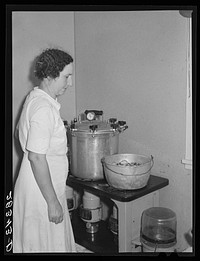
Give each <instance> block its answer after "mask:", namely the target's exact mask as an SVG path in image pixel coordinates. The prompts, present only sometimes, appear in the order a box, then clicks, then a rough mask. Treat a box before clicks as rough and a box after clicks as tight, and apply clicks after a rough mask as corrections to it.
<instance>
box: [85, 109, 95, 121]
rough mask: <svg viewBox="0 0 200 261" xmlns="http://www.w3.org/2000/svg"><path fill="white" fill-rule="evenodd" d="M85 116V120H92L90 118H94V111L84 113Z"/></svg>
mask: <svg viewBox="0 0 200 261" xmlns="http://www.w3.org/2000/svg"><path fill="white" fill-rule="evenodd" d="M86 118H87V120H89V121H92V120H94V118H95V113H94V112H92V111H91V112H88V113H87V114H86Z"/></svg>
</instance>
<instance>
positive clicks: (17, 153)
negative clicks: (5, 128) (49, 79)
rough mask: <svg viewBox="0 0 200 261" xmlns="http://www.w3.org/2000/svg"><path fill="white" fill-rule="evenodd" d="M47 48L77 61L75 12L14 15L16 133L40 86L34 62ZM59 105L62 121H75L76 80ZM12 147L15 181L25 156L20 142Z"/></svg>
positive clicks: (14, 124) (14, 110) (14, 106)
mask: <svg viewBox="0 0 200 261" xmlns="http://www.w3.org/2000/svg"><path fill="white" fill-rule="evenodd" d="M48 47H59V48H62V49H63V50H65V51H67V52H69V53H70V54H71V55H72V57H74V12H13V13H12V52H13V55H12V57H13V79H12V81H13V133H14V129H15V126H16V123H17V121H18V119H19V115H20V112H21V107H22V104H23V101H24V98H25V96H26V95H27V94H28V92H29V91H30V90H31V89H32V88H33V87H34V86H36V85H37V84H38V83H39V82H38V80H37V79H36V78H34V75H33V66H34V59H35V58H36V56H37V55H38V54H40V52H41V51H42V50H43V49H45V48H48ZM74 67H75V66H74ZM74 73H75V68H74ZM74 75H75V74H74ZM59 102H60V103H61V110H60V113H61V117H62V118H63V119H71V118H73V117H74V114H75V108H76V106H75V79H74V83H73V87H72V88H69V89H68V90H67V92H66V93H65V94H64V95H63V96H62V97H61V98H59ZM13 147H14V148H13V175H14V178H15V177H16V175H17V172H18V168H19V163H20V159H21V156H22V154H21V149H20V146H19V143H18V141H17V139H14V143H13Z"/></svg>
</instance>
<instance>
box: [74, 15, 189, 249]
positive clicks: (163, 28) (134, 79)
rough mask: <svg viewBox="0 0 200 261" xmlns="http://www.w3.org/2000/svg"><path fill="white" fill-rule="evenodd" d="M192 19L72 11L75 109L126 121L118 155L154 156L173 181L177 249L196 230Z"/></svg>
mask: <svg viewBox="0 0 200 261" xmlns="http://www.w3.org/2000/svg"><path fill="white" fill-rule="evenodd" d="M187 33H188V32H187V18H184V17H182V16H181V15H180V14H179V12H178V11H135V12H134V11H132V12H125V11H123V12H75V53H76V54H75V55H76V99H77V103H76V106H77V112H78V113H80V112H82V111H84V110H85V109H100V110H101V109H102V110H103V111H104V117H105V118H109V117H116V118H117V119H118V120H126V121H127V124H128V126H129V128H128V129H127V130H126V131H125V132H124V133H123V134H121V136H120V152H121V153H138V154H147V155H153V157H154V167H153V169H152V174H155V175H158V176H161V177H165V178H168V179H169V186H167V187H166V188H163V189H162V190H160V206H163V207H169V208H171V209H172V210H174V211H175V212H176V214H177V237H178V244H177V250H179V251H180V250H183V249H185V248H186V247H187V242H186V241H185V237H184V233H185V232H187V230H189V229H190V228H191V226H192V173H191V171H190V170H186V169H185V168H184V165H183V164H182V163H181V160H182V159H183V158H184V156H185V120H186V118H185V109H186V108H185V100H186V41H187Z"/></svg>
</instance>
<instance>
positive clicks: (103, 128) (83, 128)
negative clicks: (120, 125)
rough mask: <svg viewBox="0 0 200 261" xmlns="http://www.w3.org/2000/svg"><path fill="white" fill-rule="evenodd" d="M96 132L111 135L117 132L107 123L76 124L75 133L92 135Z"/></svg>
mask: <svg viewBox="0 0 200 261" xmlns="http://www.w3.org/2000/svg"><path fill="white" fill-rule="evenodd" d="M92 130H94V132H95V133H111V132H113V131H115V129H113V127H111V125H110V123H108V122H106V121H98V120H94V121H87V120H86V121H81V122H76V123H75V128H74V129H73V131H77V132H86V133H91V132H92Z"/></svg>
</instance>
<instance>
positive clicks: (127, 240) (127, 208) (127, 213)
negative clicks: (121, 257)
mask: <svg viewBox="0 0 200 261" xmlns="http://www.w3.org/2000/svg"><path fill="white" fill-rule="evenodd" d="M113 201H114V202H115V204H116V205H117V207H118V235H119V237H118V240H119V252H131V249H132V245H131V239H132V229H131V228H132V222H133V217H132V202H120V201H117V200H113Z"/></svg>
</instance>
